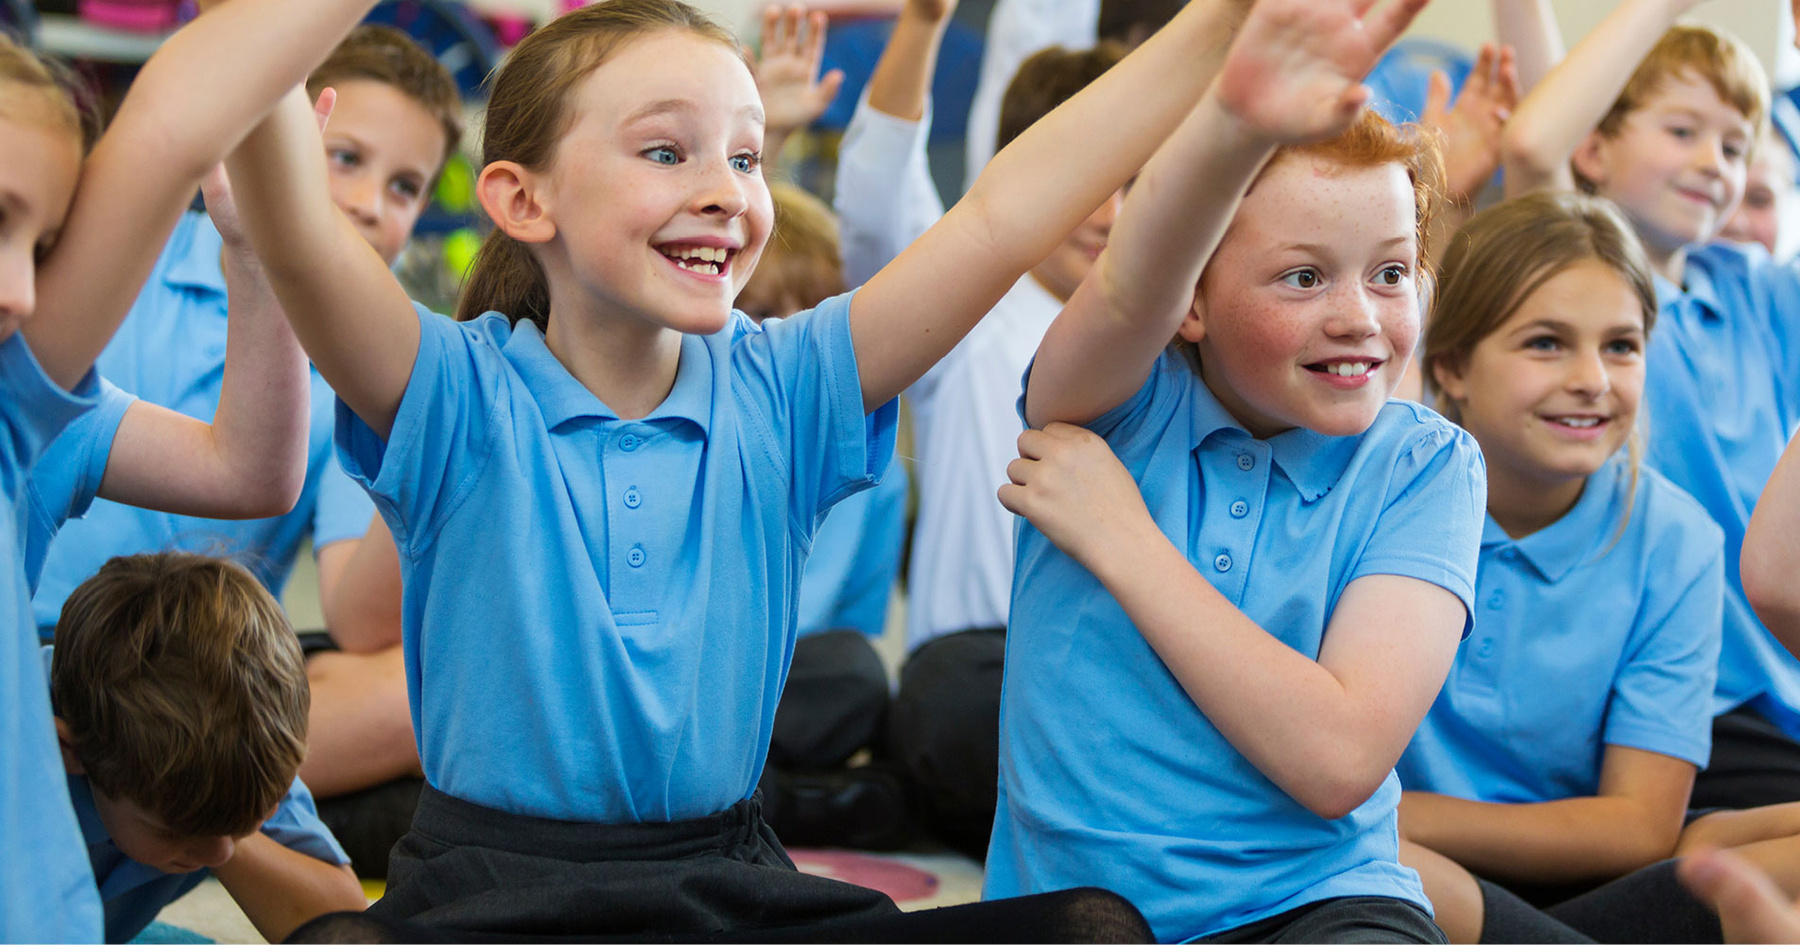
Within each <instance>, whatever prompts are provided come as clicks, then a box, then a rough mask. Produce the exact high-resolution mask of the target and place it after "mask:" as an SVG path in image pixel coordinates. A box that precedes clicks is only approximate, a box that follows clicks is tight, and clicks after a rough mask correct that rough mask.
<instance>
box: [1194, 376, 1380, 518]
mask: <svg viewBox="0 0 1800 945" xmlns="http://www.w3.org/2000/svg"><path fill="white" fill-rule="evenodd" d="M1221 431H1235V432H1236V433H1237V434H1239V435H1240V436H1242V437H1245V438H1249V437H1250V433H1249V431H1248V430H1245V429H1244V427H1243V425H1242V424H1240V423H1238V421H1237V419H1236V418H1234V417H1233V416H1232V415H1231V413H1230V411H1227V410H1226V409H1225V406H1224V405H1223V404H1221V403H1219V399H1218V398H1217V397H1215V396H1213V392H1212V390H1211V389H1210V388H1208V387H1207V386H1206V382H1205V381H1204V380H1201V379H1200V377H1199V375H1198V374H1196V375H1195V377H1194V422H1193V433H1192V436H1193V442H1192V443H1191V444H1190V449H1198V448H1199V447H1200V445H1201V444H1202V443H1204V442H1205V441H1206V439H1207V438H1208V437H1210V436H1212V435H1213V434H1215V433H1219V432H1221ZM1361 441H1362V438H1361V437H1359V436H1327V435H1325V434H1323V433H1317V432H1314V431H1312V430H1308V429H1306V428H1305V427H1295V428H1294V429H1292V430H1287V431H1284V432H1282V433H1277V434H1275V435H1274V436H1272V437H1269V439H1268V440H1267V441H1266V442H1267V443H1268V444H1269V453H1270V456H1271V457H1272V458H1273V459H1274V461H1275V465H1276V466H1278V467H1280V469H1281V472H1282V474H1283V475H1285V476H1287V478H1288V481H1289V482H1292V483H1293V484H1294V488H1295V490H1296V491H1298V492H1299V493H1300V497H1301V498H1302V499H1304V500H1306V501H1307V502H1315V501H1317V500H1318V499H1319V498H1321V497H1323V496H1324V495H1325V494H1326V493H1328V492H1330V491H1331V490H1332V487H1334V486H1336V485H1337V483H1338V480H1339V479H1342V478H1343V477H1344V470H1346V469H1348V468H1349V466H1350V460H1351V458H1352V457H1353V456H1355V455H1356V448H1357V446H1358V445H1359V444H1360V443H1361Z"/></svg>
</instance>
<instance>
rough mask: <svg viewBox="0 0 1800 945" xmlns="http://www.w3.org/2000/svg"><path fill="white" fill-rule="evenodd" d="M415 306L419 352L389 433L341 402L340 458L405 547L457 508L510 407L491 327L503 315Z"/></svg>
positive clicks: (430, 532)
mask: <svg viewBox="0 0 1800 945" xmlns="http://www.w3.org/2000/svg"><path fill="white" fill-rule="evenodd" d="M413 305H414V308H415V309H416V314H417V315H418V317H419V353H418V356H417V357H416V358H415V360H414V361H413V370H412V376H411V377H410V378H409V379H408V380H407V383H406V392H405V393H404V394H403V395H401V398H400V409H399V410H398V411H397V412H396V413H395V415H394V424H393V428H392V429H391V430H389V432H388V437H387V439H386V440H383V439H382V438H381V437H380V436H378V435H377V434H376V433H375V431H374V430H372V429H370V427H369V425H368V424H366V423H364V422H363V421H362V419H361V418H360V417H358V416H356V415H355V414H354V413H353V412H351V410H350V409H349V407H347V406H345V404H344V402H343V401H342V400H340V401H338V404H337V433H336V437H337V453H338V461H339V462H340V463H341V464H342V467H343V471H344V472H345V473H347V474H349V476H350V478H351V479H353V480H355V481H356V482H358V483H360V484H362V486H363V487H364V488H366V489H368V491H369V494H370V495H371V496H372V497H373V498H374V501H375V505H376V507H378V508H380V509H381V511H382V515H383V517H385V518H386V519H387V521H388V525H389V528H390V529H391V530H392V532H393V535H394V541H395V543H396V545H397V546H398V547H400V548H401V549H402V550H413V549H416V548H417V547H419V545H420V544H422V543H424V542H425V541H427V540H428V539H429V537H430V536H431V535H433V534H435V532H436V529H437V527H438V526H439V525H440V524H441V523H442V521H443V520H444V518H445V516H447V515H448V514H449V512H451V511H452V510H454V508H455V506H456V504H457V503H458V502H459V501H460V500H461V498H462V497H463V494H464V493H465V492H466V488H467V485H468V483H469V482H470V481H471V480H472V479H473V477H474V473H475V471H476V470H477V469H478V468H479V465H480V462H481V459H482V458H483V457H484V455H485V453H486V450H487V449H488V442H489V437H490V433H491V431H492V430H494V429H495V426H496V424H497V423H499V422H500V421H499V420H497V419H496V418H495V416H494V414H495V413H496V411H499V410H502V409H504V407H505V406H506V404H505V401H504V400H503V398H504V397H505V391H506V383H505V368H504V356H503V354H502V353H501V351H500V350H499V346H498V345H497V344H496V343H495V341H494V336H493V333H492V332H491V331H490V329H491V328H492V327H494V322H495V320H496V319H500V320H502V322H503V316H499V315H488V316H483V317H482V318H480V319H477V320H476V321H474V322H455V321H452V320H450V319H449V318H446V317H444V316H442V315H438V314H437V313H435V312H433V311H431V310H430V309H428V308H426V307H425V306H423V305H419V304H418V303H416V302H415V303H413Z"/></svg>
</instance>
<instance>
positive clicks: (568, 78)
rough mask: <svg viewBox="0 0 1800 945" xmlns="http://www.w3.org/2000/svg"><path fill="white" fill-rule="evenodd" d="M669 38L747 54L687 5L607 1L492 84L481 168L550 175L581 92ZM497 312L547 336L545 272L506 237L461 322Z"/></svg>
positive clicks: (510, 59) (572, 14) (511, 58)
mask: <svg viewBox="0 0 1800 945" xmlns="http://www.w3.org/2000/svg"><path fill="white" fill-rule="evenodd" d="M668 31H678V32H684V33H688V34H690V35H693V36H697V37H699V38H701V39H706V40H711V41H713V42H716V43H719V44H720V45H722V46H725V47H726V48H728V49H730V50H731V51H732V52H733V53H735V54H737V55H739V56H741V55H743V49H742V47H740V46H739V45H738V42H737V39H736V38H735V37H733V36H732V35H731V32H730V31H729V30H726V29H725V28H724V27H722V26H719V25H718V24H716V23H714V22H713V21H712V20H709V19H707V17H706V15H705V14H703V13H701V12H700V11H699V10H696V9H694V8H693V7H691V6H688V5H687V4H685V3H681V2H679V0H606V2H604V3H596V4H593V5H592V6H586V7H580V8H578V9H575V10H571V11H569V12H568V13H565V14H563V15H562V16H559V17H557V18H556V19H554V20H551V21H550V22H549V23H547V24H545V25H544V26H543V27H541V28H539V29H538V30H537V31H536V32H533V33H532V34H531V35H529V36H527V37H525V39H524V40H523V41H521V42H520V43H519V45H518V46H517V47H515V48H514V49H513V51H512V52H511V53H510V54H508V56H507V59H506V63H505V64H504V65H502V66H501V67H500V68H499V70H497V71H496V72H495V73H494V75H493V76H492V78H491V79H490V80H489V92H488V105H487V119H486V124H485V127H484V129H483V131H482V147H481V163H482V166H483V167H485V166H487V165H489V164H493V163H495V162H498V161H512V162H514V163H517V164H519V165H521V166H524V167H526V168H530V169H532V170H542V169H544V168H546V167H548V166H549V165H550V161H551V158H552V157H553V156H554V155H555V153H556V145H557V143H558V142H559V141H561V140H562V137H563V135H564V134H565V133H567V131H568V129H569V126H570V124H571V122H572V121H573V120H574V116H573V114H572V112H571V109H570V107H569V101H570V98H571V97H572V96H573V94H574V92H575V89H576V88H577V87H578V86H579V85H580V84H581V83H582V82H583V81H584V80H586V79H587V77H588V76H589V75H590V74H592V73H593V71H594V70H595V69H598V68H600V66H601V65H602V64H604V63H605V62H606V60H607V59H608V58H610V57H611V56H612V55H613V53H615V52H618V51H619V50H620V49H622V48H624V46H625V45H626V44H627V43H629V42H630V41H632V40H634V39H639V38H641V37H645V36H649V35H652V34H655V33H661V32H668ZM747 65H748V64H747V63H746V66H747ZM489 311H497V312H502V313H504V314H505V315H506V317H507V318H508V319H511V320H512V321H513V322H514V323H517V322H518V321H519V320H521V319H525V320H529V321H531V322H535V323H536V324H537V326H538V327H539V328H540V329H548V328H549V325H550V284H549V282H548V280H547V279H546V277H545V275H544V267H543V266H542V265H540V264H539V263H538V261H537V257H535V256H533V255H532V254H531V251H530V250H529V249H527V248H526V246H525V244H524V243H521V242H519V241H518V240H515V239H513V238H512V237H510V236H507V235H506V234H505V233H504V232H502V231H501V230H499V229H498V228H496V229H494V230H493V231H492V232H490V233H489V234H488V235H487V238H486V239H485V240H483V241H482V244H481V250H480V252H478V253H476V255H475V262H474V263H473V265H472V266H471V268H470V271H469V279H468V282H467V284H466V285H465V286H464V287H463V292H462V298H461V300H460V301H459V302H458V304H457V306H456V317H457V318H458V319H459V320H463V321H467V320H469V319H473V318H477V317H479V316H480V315H481V314H482V313H484V312H489Z"/></svg>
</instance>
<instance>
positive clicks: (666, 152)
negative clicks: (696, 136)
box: [644, 147, 681, 166]
mask: <svg viewBox="0 0 1800 945" xmlns="http://www.w3.org/2000/svg"><path fill="white" fill-rule="evenodd" d="M644 156H645V157H647V158H649V159H650V160H652V161H655V162H656V163H658V164H662V165H665V166H673V165H676V164H680V163H681V155H680V154H678V153H676V151H675V149H674V148H670V147H661V148H651V149H650V150H648V151H645V152H644Z"/></svg>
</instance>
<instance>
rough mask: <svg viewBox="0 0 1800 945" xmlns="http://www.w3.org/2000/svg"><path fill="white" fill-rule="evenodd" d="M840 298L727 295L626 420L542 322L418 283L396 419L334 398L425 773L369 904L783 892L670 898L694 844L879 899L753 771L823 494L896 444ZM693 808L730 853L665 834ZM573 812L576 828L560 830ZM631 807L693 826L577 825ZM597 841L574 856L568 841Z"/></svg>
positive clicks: (658, 821) (518, 912) (460, 920)
mask: <svg viewBox="0 0 1800 945" xmlns="http://www.w3.org/2000/svg"><path fill="white" fill-rule="evenodd" d="M849 307H850V296H848V295H846V296H840V297H838V298H835V299H831V300H827V301H826V302H824V303H822V304H821V305H820V306H819V307H818V308H817V309H815V310H812V311H811V312H803V313H801V314H799V315H795V316H793V317H791V318H786V319H781V320H779V321H771V322H769V323H768V324H767V325H765V326H761V327H758V326H756V325H753V324H752V323H751V322H750V321H749V320H748V319H747V318H744V317H743V316H742V315H741V314H738V313H734V314H733V315H732V316H731V318H730V319H729V321H728V323H727V324H726V326H725V327H724V328H723V329H722V330H720V331H719V332H717V333H715V334H712V335H708V336H698V335H687V336H683V338H682V341H681V355H680V367H679V369H678V372H677V375H676V379H675V384H674V387H673V389H672V390H671V391H670V392H669V395H668V397H667V399H666V400H665V401H664V402H663V403H662V405H661V406H659V407H657V408H656V409H655V410H654V411H652V412H651V413H650V414H649V415H648V416H645V417H643V418H640V419H633V420H627V419H621V418H620V417H619V416H618V415H617V414H616V413H614V412H613V411H612V410H611V409H610V408H609V407H607V406H606V405H605V404H603V403H601V402H600V400H599V399H598V398H596V397H595V396H594V395H593V394H592V393H591V392H590V391H588V390H587V388H585V387H584V386H582V384H581V383H580V382H579V381H577V380H576V379H575V378H574V377H573V376H572V375H570V374H569V372H568V370H567V369H566V368H564V367H563V365H562V364H561V363H560V362H559V361H557V359H556V357H555V356H554V355H553V354H551V352H550V350H549V349H548V347H546V346H545V343H544V338H543V335H542V334H541V333H540V332H539V331H538V329H537V327H536V326H535V325H533V324H532V323H530V322H528V321H522V322H520V323H518V324H517V325H513V324H509V322H508V321H507V319H506V318H505V317H504V316H502V315H500V314H498V313H489V314H487V315H484V316H482V317H481V318H479V319H476V320H474V321H470V322H462V323H457V322H452V321H450V320H448V319H444V318H441V317H439V316H437V315H434V314H432V313H431V312H429V311H427V310H425V309H424V308H423V307H420V308H419V310H418V316H419V319H420V322H419V324H420V341H419V352H418V357H417V359H416V361H415V362H414V367H413V374H412V377H411V379H410V381H409V382H408V385H407V388H406V391H405V394H404V396H403V397H402V399H401V402H400V405H399V410H398V412H397V413H396V415H395V417H394V423H393V427H392V430H391V431H390V433H389V435H388V436H387V437H386V439H385V441H384V440H383V438H381V437H379V436H377V435H375V434H374V433H373V432H372V431H371V430H370V429H369V427H368V426H367V425H365V424H363V423H362V421H361V420H360V419H358V418H356V417H355V416H354V415H353V414H351V413H350V412H349V411H348V410H347V409H344V408H341V407H340V409H339V415H338V420H339V426H338V439H337V442H338V449H339V454H340V457H341V459H342V461H343V465H344V468H345V469H346V470H347V471H348V472H349V473H350V475H352V476H353V477H355V478H356V479H357V480H358V481H359V482H361V483H363V484H364V485H365V486H366V487H367V488H368V489H369V491H370V493H371V495H372V496H373V497H374V499H375V503H376V506H377V508H378V509H379V510H380V511H381V514H382V516H383V517H384V518H385V519H386V521H387V522H388V524H389V526H390V528H391V529H392V532H393V535H394V541H395V544H396V546H397V548H398V549H399V553H400V561H401V568H402V573H403V578H404V581H403V584H404V588H405V597H404V600H403V608H402V618H403V642H404V646H405V654H406V664H407V675H408V683H409V685H408V691H409V692H408V694H409V698H410V700H411V703H412V712H413V724H414V730H415V732H416V734H417V736H418V743H419V755H420V760H421V762H422V763H423V765H424V769H425V776H426V779H427V781H428V782H429V787H428V788H427V789H426V793H425V796H424V797H423V798H422V800H421V803H420V807H419V814H418V817H417V819H416V820H415V822H414V828H413V832H412V834H409V835H408V836H407V837H406V838H404V839H403V840H402V841H401V843H400V845H399V847H397V848H396V850H395V854H394V858H393V860H392V865H391V866H390V885H389V893H388V896H387V898H386V899H384V900H383V902H382V903H381V904H379V905H378V906H377V909H379V910H381V912H380V913H379V914H382V915H386V916H389V917H392V918H401V919H413V920H416V921H419V922H422V923H424V924H426V925H430V926H433V927H440V928H448V929H481V928H489V929H500V928H519V927H521V924H522V923H527V922H532V923H533V924H530V925H529V926H528V927H530V928H532V929H534V930H536V931H544V932H548V931H551V930H552V929H553V928H554V927H555V926H564V927H567V928H570V929H576V928H578V929H581V930H585V931H588V932H598V931H601V929H597V928H596V927H595V923H608V922H611V923H618V924H620V925H622V926H624V928H622V929H621V931H631V930H633V929H641V928H657V929H668V930H680V929H684V928H695V927H696V926H697V927H698V928H700V929H705V928H729V927H731V926H732V925H734V924H741V925H746V926H753V925H772V924H780V923H781V921H782V920H783V918H789V919H792V918H793V915H794V914H793V913H788V914H786V915H785V916H784V915H783V914H782V913H780V912H779V911H775V912H765V911H762V907H757V906H755V904H754V903H744V902H722V901H721V902H718V903H701V904H698V905H696V903H694V902H692V901H684V900H683V895H684V894H683V893H682V892H681V889H680V888H679V887H680V883H679V881H678V880H677V879H676V878H675V877H679V876H682V875H685V874H686V873H687V871H689V870H700V871H708V872H709V875H711V876H712V877H713V879H714V880H716V881H717V882H718V883H722V884H726V885H729V884H730V883H732V882H734V881H738V882H744V883H746V884H749V885H753V886H754V885H760V884H764V883H769V882H779V883H784V884H786V888H790V889H792V888H800V887H805V888H804V890H803V892H802V893H801V894H800V895H799V896H798V897H797V900H798V901H799V902H800V903H802V904H805V903H807V902H813V903H816V902H818V901H819V897H822V898H823V899H825V900H829V901H830V907H829V909H828V910H827V911H825V912H823V913H812V912H809V913H806V914H807V915H810V916H812V917H814V918H817V917H821V916H823V915H829V914H832V912H833V911H838V912H857V911H874V912H887V911H891V910H892V908H893V906H892V903H891V902H890V901H888V900H887V899H886V897H884V896H880V895H879V894H876V893H869V894H868V895H866V896H865V895H863V894H862V893H860V892H858V893H848V892H847V891H846V890H844V889H839V888H838V887H839V886H841V885H842V884H834V883H830V882H829V881H827V880H822V879H819V878H817V877H804V876H801V875H800V874H797V873H790V872H789V866H788V863H787V859H786V855H785V853H782V852H781V850H780V846H779V844H778V843H776V842H775V841H774V835H773V834H772V833H769V832H768V831H767V828H766V827H764V826H761V825H760V817H759V816H758V815H757V814H756V811H755V806H756V805H755V804H754V802H753V800H752V793H753V792H754V790H755V787H756V783H757V778H758V776H759V775H760V773H761V770H762V766H763V762H764V755H765V752H766V751H767V746H768V744H769V737H770V729H771V724H772V722H773V718H774V713H775V707H776V704H777V701H778V699H779V697H780V694H781V689H782V684H783V682H784V680H785V677H786V672H787V665H788V659H789V657H790V654H791V653H792V650H793V645H794V634H795V619H794V598H795V593H796V590H797V587H798V583H799V579H800V573H801V569H802V565H803V563H804V561H805V557H806V554H807V552H808V551H809V549H810V546H811V543H812V540H813V536H814V531H815V529H816V527H817V522H818V520H819V516H820V515H821V514H822V513H824V512H825V510H826V509H828V508H830V507H831V506H832V505H833V504H834V503H836V502H837V501H838V500H840V499H842V498H844V497H845V496H848V495H850V494H852V493H854V492H856V491H857V490H859V489H863V488H866V487H867V486H869V485H871V484H873V483H874V482H875V481H877V480H878V479H879V478H880V476H881V474H882V472H883V470H884V469H885V468H886V466H887V463H888V459H889V457H890V456H891V453H892V450H893V442H894V441H893V436H894V425H895V417H896V413H897V410H896V407H895V405H894V404H891V403H890V404H887V405H884V406H883V407H881V408H880V409H878V410H876V411H875V412H874V413H871V414H868V415H866V416H865V413H864V409H863V400H862V388H861V382H860V380H859V378H858V375H857V372H856V361H855V352H854V350H853V348H852V345H851V340H850V325H849ZM472 549H473V550H472ZM708 818H714V819H715V820H714V821H708V820H707V819H708ZM484 824H486V825H494V827H495V829H493V830H487V829H484V826H483V825H484ZM696 824H699V825H701V826H700V827H699V828H698V829H699V830H700V832H701V835H702V836H705V837H710V838H712V839H710V840H708V841H707V843H709V844H710V847H708V848H709V849H711V850H712V851H713V852H714V853H717V854H719V855H717V856H710V857H705V858H703V859H704V861H705V862H704V863H696V862H689V863H681V862H671V861H669V860H666V859H661V858H659V856H658V854H657V853H656V852H654V851H658V850H663V851H665V852H668V851H672V850H674V849H677V848H678V849H689V848H690V847H691V846H692V844H691V843H690V842H689V840H691V837H690V836H689V835H688V834H687V833H679V832H680V831H686V830H690V829H694V828H695V825H696ZM559 825H567V826H568V829H569V830H570V831H576V830H580V831H581V832H583V833H584V834H590V835H589V836H583V838H582V841H581V842H580V843H576V844H573V845H568V844H559V843H557V842H556V841H555V839H554V837H555V836H557V835H558V834H559V833H560V832H561V830H562V827H561V826H559ZM618 825H635V826H644V825H656V826H654V827H649V828H648V829H650V830H652V831H656V830H657V827H667V828H668V830H669V831H672V832H677V833H679V836H676V835H674V834H673V833H671V834H670V835H669V837H668V839H669V841H670V843H672V844H674V846H673V847H664V846H662V845H661V844H660V841H656V840H653V839H648V838H646V837H645V836H642V834H643V831H636V832H634V834H633V836H632V837H631V838H630V842H627V843H622V844H612V843H608V842H606V840H605V838H604V834H603V835H601V836H591V834H593V833H594V832H595V831H596V830H600V831H605V830H609V829H611V828H612V827H614V826H618ZM720 831H725V832H726V833H728V834H729V836H730V837H731V838H732V839H731V840H730V842H728V843H721V842H720V840H719V838H720V836H721V834H720ZM434 837H436V838H439V839H434ZM521 844H523V845H521ZM446 847H451V848H453V849H448V850H446ZM583 848H585V849H586V850H587V851H588V852H586V853H581V854H578V855H579V856H580V857H581V858H582V859H583V860H584V861H585V862H582V863H580V864H573V863H566V862H563V859H562V858H561V857H559V856H558V854H557V851H568V853H569V854H570V855H571V856H574V855H577V854H575V851H576V850H579V849H583ZM632 849H636V850H638V851H639V852H638V853H630V854H628V853H627V852H626V851H628V850H632ZM722 851H723V852H722ZM626 855H630V856H634V857H643V856H648V857H651V858H652V860H653V861H652V862H650V863H642V862H640V863H633V864H629V865H624V864H621V863H620V861H619V859H618V857H621V856H626ZM670 855H673V854H672V853H670ZM545 857H549V858H550V859H554V860H556V861H557V863H558V866H557V868H556V870H555V877H556V878H555V879H554V881H549V882H546V881H545V880H544V879H543V878H542V876H543V873H544V870H545V865H544V858H545ZM595 860H598V861H599V862H595ZM532 862H537V863H538V865H537V866H535V867H534V866H531V865H529V864H530V863H532ZM783 874H785V876H784V875H783ZM447 877H449V878H447ZM732 877H738V879H737V880H734V879H733V878H732ZM771 877H780V878H779V879H773V880H772V879H771ZM446 883H448V884H449V885H444V884H446ZM515 883H516V884H523V885H528V886H530V887H531V890H532V891H531V894H530V895H529V896H520V895H514V894H512V893H513V892H516V890H512V884H515ZM821 883H823V884H827V885H825V886H820V885H818V884H821ZM427 887H431V888H432V892H431V896H430V897H429V898H426V897H425V896H424V894H423V893H421V892H419V890H422V889H426V888H427ZM496 887H503V888H499V889H497V888H496ZM714 888H718V887H717V886H715V887H714ZM509 890H510V891H509ZM626 902H629V903H630V908H629V909H626V908H624V905H623V904H624V903H626ZM770 908H773V906H771V907H770ZM734 910H737V911H734ZM744 910H747V911H744ZM546 917H556V919H555V922H554V923H553V924H552V925H544V924H541V922H537V921H535V920H545V919H546Z"/></svg>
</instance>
